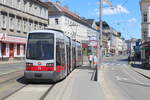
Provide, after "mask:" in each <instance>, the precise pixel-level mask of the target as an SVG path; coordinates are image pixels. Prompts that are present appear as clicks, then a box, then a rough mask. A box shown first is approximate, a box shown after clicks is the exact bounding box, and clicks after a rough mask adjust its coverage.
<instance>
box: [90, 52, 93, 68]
mask: <svg viewBox="0 0 150 100" xmlns="http://www.w3.org/2000/svg"><path fill="white" fill-rule="evenodd" d="M92 62H93V55H92V54H90V55H89V63H90V66H92Z"/></svg>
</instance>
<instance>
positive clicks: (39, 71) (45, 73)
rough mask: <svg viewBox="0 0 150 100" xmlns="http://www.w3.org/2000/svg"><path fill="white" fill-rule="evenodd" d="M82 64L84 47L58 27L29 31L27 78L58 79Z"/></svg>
mask: <svg viewBox="0 0 150 100" xmlns="http://www.w3.org/2000/svg"><path fill="white" fill-rule="evenodd" d="M80 65H82V47H81V44H80V43H79V42H76V41H73V40H71V39H70V38H69V37H67V36H65V35H64V33H63V32H62V31H60V30H56V29H46V30H36V31H32V32H29V33H28V40H27V47H26V70H25V72H24V76H25V78H26V79H27V80H30V81H31V80H50V81H58V80H61V79H63V78H65V77H66V76H67V75H68V74H69V73H70V72H71V71H72V70H73V69H74V68H75V67H77V66H80Z"/></svg>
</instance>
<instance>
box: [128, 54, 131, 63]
mask: <svg viewBox="0 0 150 100" xmlns="http://www.w3.org/2000/svg"><path fill="white" fill-rule="evenodd" d="M130 62H131V56H130V55H129V56H128V64H130Z"/></svg>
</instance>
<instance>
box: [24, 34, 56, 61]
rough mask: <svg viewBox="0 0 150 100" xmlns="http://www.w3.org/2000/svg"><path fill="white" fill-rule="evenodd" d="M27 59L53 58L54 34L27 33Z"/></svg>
mask: <svg viewBox="0 0 150 100" xmlns="http://www.w3.org/2000/svg"><path fill="white" fill-rule="evenodd" d="M26 57H27V59H34V60H51V59H54V35H53V34H50V33H34V34H29V37H28V43H27V53H26Z"/></svg>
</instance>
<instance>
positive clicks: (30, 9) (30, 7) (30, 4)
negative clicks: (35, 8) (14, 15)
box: [29, 2, 32, 12]
mask: <svg viewBox="0 0 150 100" xmlns="http://www.w3.org/2000/svg"><path fill="white" fill-rule="evenodd" d="M31 11H32V3H31V2H30V3H29V12H31Z"/></svg>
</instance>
